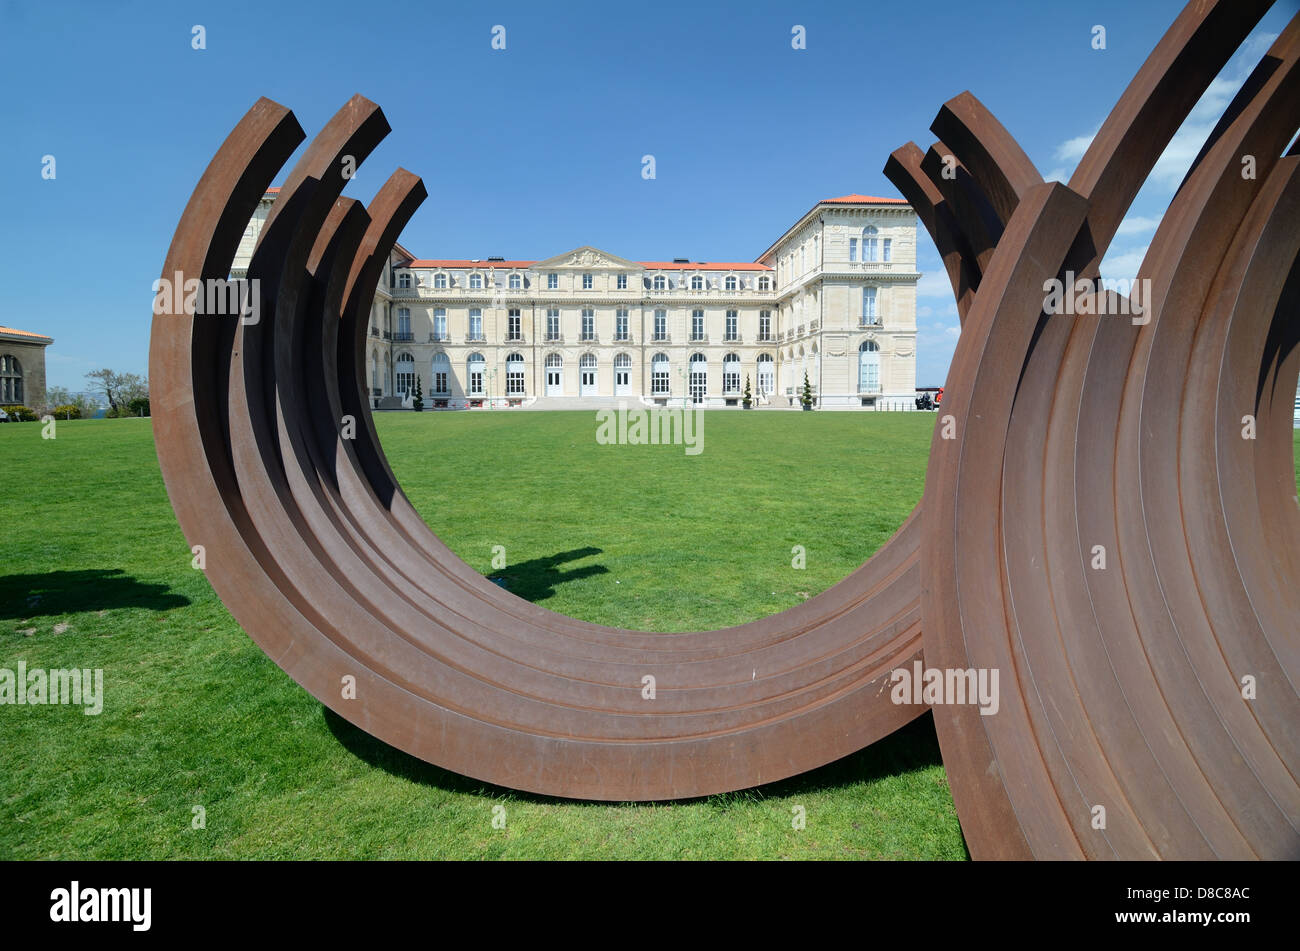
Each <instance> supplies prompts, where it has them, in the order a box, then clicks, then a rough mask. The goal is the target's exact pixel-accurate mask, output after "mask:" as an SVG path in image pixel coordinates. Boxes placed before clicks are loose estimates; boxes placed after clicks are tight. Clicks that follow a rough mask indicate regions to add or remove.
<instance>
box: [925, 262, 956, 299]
mask: <svg viewBox="0 0 1300 951" xmlns="http://www.w3.org/2000/svg"><path fill="white" fill-rule="evenodd" d="M916 296H917V297H942V298H945V299H947V300H952V285H951V284H949V283H948V272H947V271H946V270H944V268H943V265H940V266H939V267H938V268H936V269H935V270H933V271H927V272H926V273H924V274H922V275H921V279H920V280H919V281H917V282H916Z"/></svg>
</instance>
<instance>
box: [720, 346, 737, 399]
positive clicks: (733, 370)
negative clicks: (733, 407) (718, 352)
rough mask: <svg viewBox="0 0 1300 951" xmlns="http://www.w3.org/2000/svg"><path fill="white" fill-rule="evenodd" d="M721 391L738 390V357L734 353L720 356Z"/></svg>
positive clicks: (734, 391) (732, 391)
mask: <svg viewBox="0 0 1300 951" xmlns="http://www.w3.org/2000/svg"><path fill="white" fill-rule="evenodd" d="M722 392H724V393H739V392H740V357H738V356H736V355H735V354H734V353H729V354H727V355H726V356H725V357H723V358H722Z"/></svg>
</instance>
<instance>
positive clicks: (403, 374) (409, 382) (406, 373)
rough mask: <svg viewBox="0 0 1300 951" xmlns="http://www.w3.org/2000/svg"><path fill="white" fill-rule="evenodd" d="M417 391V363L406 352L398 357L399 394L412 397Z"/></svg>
mask: <svg viewBox="0 0 1300 951" xmlns="http://www.w3.org/2000/svg"><path fill="white" fill-rule="evenodd" d="M414 389H415V361H414V360H413V359H411V355H410V354H409V353H406V352H402V353H399V354H398V355H397V392H398V393H400V394H401V395H402V396H410V395H411V391H412V390H414Z"/></svg>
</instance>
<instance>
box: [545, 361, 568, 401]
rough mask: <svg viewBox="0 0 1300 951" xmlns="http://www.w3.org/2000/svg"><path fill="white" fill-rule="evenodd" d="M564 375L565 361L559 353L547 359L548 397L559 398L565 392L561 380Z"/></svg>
mask: <svg viewBox="0 0 1300 951" xmlns="http://www.w3.org/2000/svg"><path fill="white" fill-rule="evenodd" d="M563 374H564V359H563V358H562V357H561V356H560V355H559V354H558V353H552V354H548V355H547V357H546V395H547V396H559V395H560V394H561V393H562V392H563V391H562V390H561V386H562V385H563V384H562V382H561V378H562V376H563Z"/></svg>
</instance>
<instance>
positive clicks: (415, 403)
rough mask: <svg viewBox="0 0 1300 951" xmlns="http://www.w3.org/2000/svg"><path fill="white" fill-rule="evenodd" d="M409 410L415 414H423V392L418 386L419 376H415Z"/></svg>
mask: <svg viewBox="0 0 1300 951" xmlns="http://www.w3.org/2000/svg"><path fill="white" fill-rule="evenodd" d="M411 408H412V409H413V410H415V411H416V412H417V413H422V412H424V390H423V389H422V388H421V386H420V374H418V373H417V374H416V375H415V394H414V396H413V397H412V399H411Z"/></svg>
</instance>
